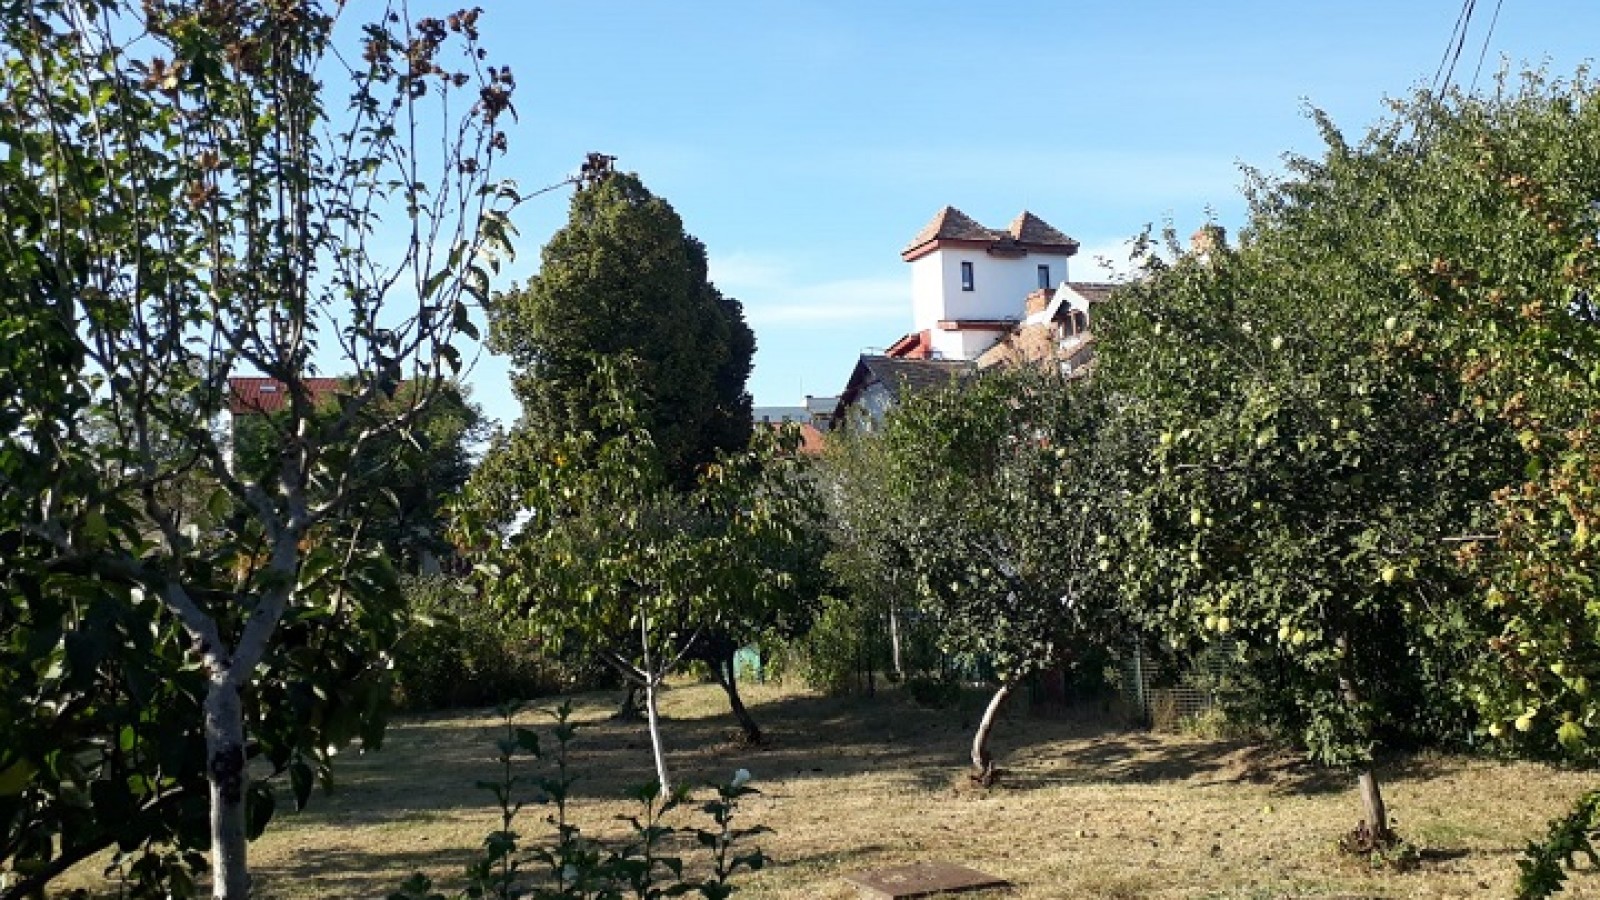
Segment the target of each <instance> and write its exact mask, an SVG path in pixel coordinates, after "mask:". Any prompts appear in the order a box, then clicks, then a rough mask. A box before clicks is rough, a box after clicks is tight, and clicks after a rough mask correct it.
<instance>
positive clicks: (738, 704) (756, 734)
mask: <svg viewBox="0 0 1600 900" xmlns="http://www.w3.org/2000/svg"><path fill="white" fill-rule="evenodd" d="M737 652H738V651H733V652H731V653H728V654H725V655H723V656H722V657H721V658H719V659H716V660H714V661H713V662H712V665H711V671H713V672H715V673H716V676H717V684H720V685H722V690H723V691H724V692H725V693H727V695H728V708H729V709H732V710H733V717H734V718H735V719H737V720H738V721H739V727H740V728H741V729H743V731H744V742H745V743H746V744H752V745H753V744H759V743H761V740H762V735H761V728H760V727H759V726H757V725H756V720H755V719H754V718H753V717H751V715H750V710H748V709H745V706H744V700H742V699H741V698H740V697H739V685H738V671H737V669H738V666H737V665H736V664H735V654H736V653H737Z"/></svg>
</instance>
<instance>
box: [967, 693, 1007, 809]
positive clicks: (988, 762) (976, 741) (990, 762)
mask: <svg viewBox="0 0 1600 900" xmlns="http://www.w3.org/2000/svg"><path fill="white" fill-rule="evenodd" d="M1009 696H1011V682H1009V681H1004V682H1001V683H1000V688H999V690H996V691H995V692H994V696H993V697H990V698H989V706H988V708H987V709H985V710H984V711H983V719H982V720H981V721H979V722H978V733H977V734H975V735H973V736H972V769H973V773H972V778H973V780H974V781H976V782H978V783H979V784H981V785H984V786H985V787H987V786H988V785H991V784H994V782H995V769H994V757H992V756H990V755H989V733H990V732H991V731H993V730H994V720H995V719H997V718H999V715H1000V708H1001V707H1002V706H1004V705H1005V702H1006V698H1007V697H1009Z"/></svg>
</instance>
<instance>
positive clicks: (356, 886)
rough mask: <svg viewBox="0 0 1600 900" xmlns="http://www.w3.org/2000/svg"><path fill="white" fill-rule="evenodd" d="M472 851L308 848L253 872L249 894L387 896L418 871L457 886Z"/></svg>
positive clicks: (274, 898)
mask: <svg viewBox="0 0 1600 900" xmlns="http://www.w3.org/2000/svg"><path fill="white" fill-rule="evenodd" d="M476 856H477V851H476V850H473V849H466V848H459V847H438V848H434V849H428V848H420V849H403V850H401V849H396V850H385V851H382V852H372V851H363V850H350V849H344V848H315V847H313V848H307V849H303V850H299V851H297V852H296V853H295V854H294V858H293V860H292V861H291V862H290V863H289V864H288V865H284V866H277V867H274V868H272V869H268V870H262V869H259V868H258V869H256V870H255V871H254V872H253V877H254V879H255V884H254V885H253V886H252V890H251V896H252V897H255V898H257V900H282V898H285V897H309V896H330V897H387V896H389V894H390V893H392V892H394V891H396V890H398V889H399V888H400V885H401V884H403V883H404V882H405V880H406V879H407V878H410V877H411V875H412V874H413V873H415V872H419V871H427V872H430V873H433V874H435V875H436V876H437V877H436V881H438V882H439V883H440V885H441V886H447V885H450V884H454V883H457V882H459V881H460V880H461V874H462V872H463V871H464V870H465V868H466V865H467V863H468V862H469V861H471V860H472V859H473V858H475V857H476Z"/></svg>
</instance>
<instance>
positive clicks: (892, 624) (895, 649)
mask: <svg viewBox="0 0 1600 900" xmlns="http://www.w3.org/2000/svg"><path fill="white" fill-rule="evenodd" d="M889 658H890V662H892V663H893V664H894V677H896V678H898V679H900V680H901V681H904V680H905V677H906V670H905V667H904V666H902V665H901V664H900V611H899V609H898V608H897V607H896V606H895V605H894V604H892V603H891V604H889Z"/></svg>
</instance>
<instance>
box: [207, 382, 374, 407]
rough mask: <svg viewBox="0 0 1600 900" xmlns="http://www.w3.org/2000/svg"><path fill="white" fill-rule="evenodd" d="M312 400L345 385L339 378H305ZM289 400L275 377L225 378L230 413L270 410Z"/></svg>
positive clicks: (285, 389)
mask: <svg viewBox="0 0 1600 900" xmlns="http://www.w3.org/2000/svg"><path fill="white" fill-rule="evenodd" d="M305 386H306V390H308V391H310V392H311V399H312V400H321V399H322V398H323V397H326V396H329V395H331V394H333V393H335V392H337V391H338V390H339V389H340V388H342V387H344V386H345V380H344V379H343V378H307V379H305ZM288 400H289V389H288V388H287V387H285V386H284V384H283V382H281V381H279V380H277V379H276V378H229V379H228V411H229V412H231V413H233V414H234V415H236V416H237V415H246V416H249V415H256V414H261V413H274V412H277V411H278V410H280V409H283V407H284V405H285V404H286V403H288Z"/></svg>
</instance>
